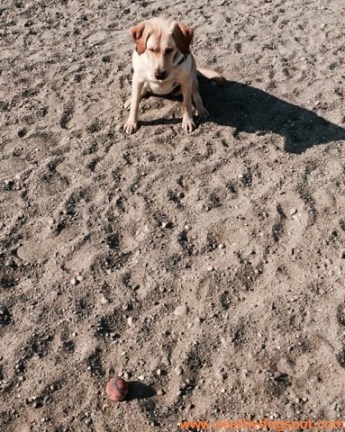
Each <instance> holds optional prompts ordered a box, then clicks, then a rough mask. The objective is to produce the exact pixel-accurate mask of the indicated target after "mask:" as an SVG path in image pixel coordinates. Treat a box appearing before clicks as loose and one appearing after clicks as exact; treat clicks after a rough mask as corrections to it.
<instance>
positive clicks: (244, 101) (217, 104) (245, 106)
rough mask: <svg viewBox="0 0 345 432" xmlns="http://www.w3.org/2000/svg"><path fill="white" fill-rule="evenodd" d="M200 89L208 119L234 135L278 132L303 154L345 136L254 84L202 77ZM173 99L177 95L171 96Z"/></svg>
mask: <svg viewBox="0 0 345 432" xmlns="http://www.w3.org/2000/svg"><path fill="white" fill-rule="evenodd" d="M199 85H200V93H201V96H202V99H203V101H204V104H205V106H206V108H207V110H208V111H209V112H210V117H209V119H208V120H209V121H211V122H214V123H216V124H219V125H223V126H230V127H232V128H234V132H233V135H234V136H235V137H237V136H238V135H239V134H240V133H241V132H246V133H259V134H265V133H276V134H279V135H281V136H282V137H284V143H285V151H286V152H288V153H295V154H301V153H303V152H304V151H306V150H307V149H308V148H310V147H312V146H315V145H319V144H326V143H328V142H331V141H339V140H345V129H344V128H342V127H340V126H337V125H335V124H333V123H331V122H329V121H327V120H325V119H324V118H322V117H320V116H318V115H316V114H315V113H314V112H312V111H309V110H307V109H305V108H302V107H300V106H297V105H294V104H292V103H289V102H286V101H284V100H282V99H279V98H277V97H275V96H272V95H270V94H269V93H266V92H264V91H262V90H259V89H257V88H255V87H251V86H249V85H246V84H241V83H237V82H234V81H226V82H225V84H224V86H223V87H221V88H218V87H216V86H215V85H214V83H211V82H210V81H208V80H206V79H203V78H201V79H200V80H199ZM172 99H176V98H175V97H172ZM179 121H180V120H178V119H176V118H174V119H165V120H163V119H156V120H153V121H146V122H145V121H144V122H142V124H147V125H148V124H151V125H153V124H155V125H158V124H168V123H171V124H175V123H178V122H179Z"/></svg>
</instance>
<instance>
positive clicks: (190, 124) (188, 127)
mask: <svg viewBox="0 0 345 432" xmlns="http://www.w3.org/2000/svg"><path fill="white" fill-rule="evenodd" d="M195 127H196V126H195V123H194V120H193V119H192V117H189V116H183V118H182V128H183V130H184V131H185V132H189V133H190V132H193V130H194V129H195Z"/></svg>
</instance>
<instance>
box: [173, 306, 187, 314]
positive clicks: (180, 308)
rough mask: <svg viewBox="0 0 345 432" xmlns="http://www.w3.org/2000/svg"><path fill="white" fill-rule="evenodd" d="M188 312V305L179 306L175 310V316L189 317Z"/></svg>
mask: <svg viewBox="0 0 345 432" xmlns="http://www.w3.org/2000/svg"><path fill="white" fill-rule="evenodd" d="M188 312H189V309H188V306H187V305H180V306H177V308H176V309H175V310H174V315H175V316H179V317H182V316H185V315H187V314H188Z"/></svg>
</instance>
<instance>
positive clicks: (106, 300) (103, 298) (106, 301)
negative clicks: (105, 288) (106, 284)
mask: <svg viewBox="0 0 345 432" xmlns="http://www.w3.org/2000/svg"><path fill="white" fill-rule="evenodd" d="M108 303H109V300H108V299H107V298H106V297H105V296H102V297H101V304H102V305H106V304H108Z"/></svg>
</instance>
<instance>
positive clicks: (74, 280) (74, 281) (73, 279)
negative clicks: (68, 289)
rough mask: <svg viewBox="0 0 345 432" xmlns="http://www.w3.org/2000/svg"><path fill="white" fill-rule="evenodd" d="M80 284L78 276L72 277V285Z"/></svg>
mask: <svg viewBox="0 0 345 432" xmlns="http://www.w3.org/2000/svg"><path fill="white" fill-rule="evenodd" d="M77 284H78V280H77V278H75V277H74V278H72V279H71V285H77Z"/></svg>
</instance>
